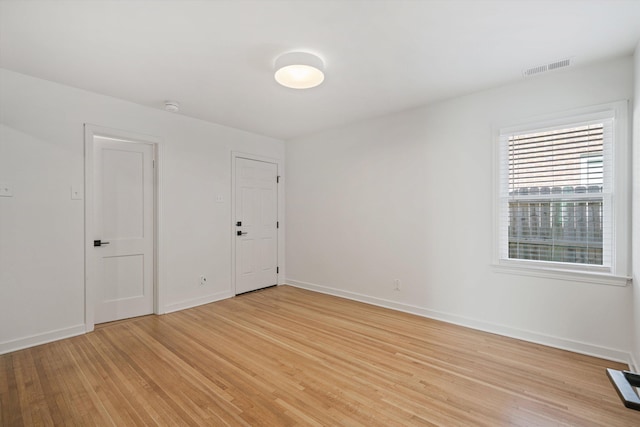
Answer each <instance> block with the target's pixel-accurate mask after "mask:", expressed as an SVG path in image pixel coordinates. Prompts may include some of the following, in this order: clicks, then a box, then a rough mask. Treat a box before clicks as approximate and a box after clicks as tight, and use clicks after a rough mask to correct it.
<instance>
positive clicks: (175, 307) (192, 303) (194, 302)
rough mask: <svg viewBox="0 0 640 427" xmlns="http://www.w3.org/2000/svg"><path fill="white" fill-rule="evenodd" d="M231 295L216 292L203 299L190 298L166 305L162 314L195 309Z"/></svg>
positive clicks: (227, 292)
mask: <svg viewBox="0 0 640 427" xmlns="http://www.w3.org/2000/svg"><path fill="white" fill-rule="evenodd" d="M232 296H233V293H232V292H231V291H224V292H218V293H215V294H211V295H205V296H203V297H198V298H191V299H187V300H184V301H180V302H176V303H173V304H167V305H165V306H164V311H163V313H164V314H166V313H173V312H174V311H179V310H184V309H186V308H192V307H197V306H199V305H204V304H209V303H212V302H216V301H220V300H223V299H227V298H231V297H232Z"/></svg>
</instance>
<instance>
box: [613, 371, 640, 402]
mask: <svg viewBox="0 0 640 427" xmlns="http://www.w3.org/2000/svg"><path fill="white" fill-rule="evenodd" d="M607 375H608V376H609V379H610V380H611V383H612V384H613V386H614V387H615V389H616V391H617V392H618V396H620V400H622V403H624V406H626V407H627V408H630V409H635V410H636V411H640V397H638V394H637V393H636V391H635V390H634V389H633V387H640V375H639V374H635V373H633V372H629V371H616V370H615V369H608V368H607Z"/></svg>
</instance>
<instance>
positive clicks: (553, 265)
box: [493, 100, 631, 286]
mask: <svg viewBox="0 0 640 427" xmlns="http://www.w3.org/2000/svg"><path fill="white" fill-rule="evenodd" d="M628 109H629V106H628V101H626V100H625V101H618V102H614V103H609V104H603V105H597V106H592V107H586V108H580V109H575V110H571V111H566V112H562V113H554V114H549V115H545V116H541V117H537V118H534V119H531V120H522V121H518V122H512V123H508V124H504V125H501V126H494V130H493V135H494V137H493V140H494V144H493V147H494V156H493V158H494V167H493V172H494V213H493V219H494V227H493V230H494V232H493V236H494V245H493V246H494V250H493V266H494V269H495V271H497V272H500V273H509V274H520V275H527V276H535V277H546V278H554V279H564V280H572V281H581V282H588V283H597V284H606V285H617V286H626V285H628V284H630V281H631V278H630V277H629V266H630V265H631V264H630V258H631V257H630V253H631V246H630V245H631V241H630V235H631V225H630V206H631V204H630V202H631V185H630V183H631V178H630V172H631V167H630V160H631V156H630V154H629V153H630V148H629V136H628V135H629V121H628ZM610 118H613V146H612V151H613V152H612V156H611V163H612V165H613V175H612V182H611V187H612V188H611V203H610V208H611V211H610V212H609V215H611V218H612V230H611V242H610V244H611V259H610V263H609V265H607V266H599V265H595V266H593V265H586V264H573V263H559V262H552V261H534V260H520V259H510V258H508V256H507V257H505V256H504V254H505V250H504V244H505V242H506V244H507V245H508V236H507V235H506V227H508V225H507V224H505V223H504V221H507V220H506V219H505V220H504V221H501V216H502V217H504V216H503V203H504V199H503V197H501V196H502V194H503V189H502V188H501V185H503V184H502V181H501V179H500V178H501V177H500V172H501V165H502V162H503V159H504V153H503V146H502V142H501V139H502V137H504V136H505V135H510V134H511V135H512V134H518V133H520V134H526V133H532V132H537V131H539V130H543V129H553V128H562V127H565V126H571V125H572V124H575V123H581V122H590V121H593V120H600V119H610ZM507 252H508V251H507Z"/></svg>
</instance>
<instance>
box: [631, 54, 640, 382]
mask: <svg viewBox="0 0 640 427" xmlns="http://www.w3.org/2000/svg"><path fill="white" fill-rule="evenodd" d="M634 59H635V64H634V65H635V67H634V71H633V73H634V81H635V96H634V100H635V102H634V103H633V115H632V117H633V146H632V149H631V153H632V156H633V167H632V170H633V190H632V192H633V195H632V203H633V206H632V207H631V211H632V215H631V223H632V225H631V229H632V245H633V247H632V250H631V254H632V255H633V257H632V262H631V269H632V271H633V308H634V309H633V312H634V314H635V317H634V322H633V324H634V326H635V329H634V332H635V334H634V340H633V342H634V347H633V359H634V360H633V362H634V363H633V364H634V365H635V366H633V369H634V370H635V371H636V372H637V371H638V370H639V369H640V365H639V363H640V42H638V45H637V47H636V53H635V55H634Z"/></svg>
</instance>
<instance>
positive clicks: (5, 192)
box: [0, 182, 13, 197]
mask: <svg viewBox="0 0 640 427" xmlns="http://www.w3.org/2000/svg"><path fill="white" fill-rule="evenodd" d="M0 197H13V192H12V191H11V187H9V184H6V183H4V182H2V183H0Z"/></svg>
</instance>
